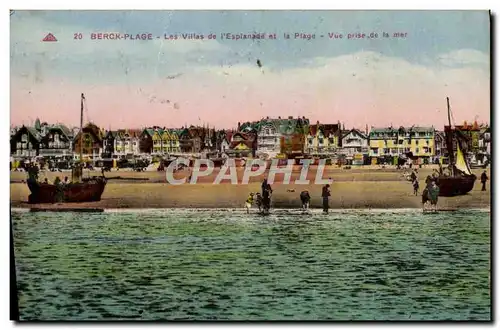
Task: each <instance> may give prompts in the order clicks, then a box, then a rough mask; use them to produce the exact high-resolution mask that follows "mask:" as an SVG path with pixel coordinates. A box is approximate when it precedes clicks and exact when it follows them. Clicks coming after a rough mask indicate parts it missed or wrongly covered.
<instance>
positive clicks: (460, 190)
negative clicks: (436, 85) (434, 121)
mask: <svg viewBox="0 0 500 330" xmlns="http://www.w3.org/2000/svg"><path fill="white" fill-rule="evenodd" d="M446 102H447V106H448V126H445V135H446V148H447V150H448V157H449V167H448V168H449V172H450V173H449V175H444V173H442V171H441V173H440V175H439V177H438V180H437V184H438V186H439V196H445V197H453V196H458V195H465V194H467V193H468V192H469V191H471V190H472V189H473V188H474V183H475V181H476V179H477V177H476V176H475V175H474V174H472V172H471V169H470V166H469V163H468V161H467V159H466V157H464V154H463V152H462V149H463V148H461V147H460V144H461V142H462V141H463V138H462V137H461V136H460V135H459V134H458V133H457V131H456V130H455V129H454V128H452V126H451V116H450V112H451V110H450V99H449V98H448V97H447V98H446ZM454 138H455V139H456V142H457V153H456V156H455V154H454V151H453V140H454Z"/></svg>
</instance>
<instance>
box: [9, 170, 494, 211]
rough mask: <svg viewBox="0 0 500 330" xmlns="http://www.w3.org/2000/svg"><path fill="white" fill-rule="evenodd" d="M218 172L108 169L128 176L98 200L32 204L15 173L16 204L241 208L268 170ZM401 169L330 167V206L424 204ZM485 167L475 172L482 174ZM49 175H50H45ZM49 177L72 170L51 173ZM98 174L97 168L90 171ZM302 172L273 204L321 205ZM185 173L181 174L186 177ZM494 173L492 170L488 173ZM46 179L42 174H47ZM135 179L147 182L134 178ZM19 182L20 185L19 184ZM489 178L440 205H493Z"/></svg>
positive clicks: (277, 192) (278, 188) (422, 173)
mask: <svg viewBox="0 0 500 330" xmlns="http://www.w3.org/2000/svg"><path fill="white" fill-rule="evenodd" d="M217 172H218V170H215V171H214V173H212V174H211V175H210V176H206V177H202V178H200V179H199V180H198V183H196V184H183V185H171V184H168V183H167V182H166V179H165V173H164V172H156V171H155V172H128V171H118V172H111V173H109V172H108V173H106V176H107V177H117V176H120V177H122V178H124V179H117V180H109V182H108V184H107V186H106V189H105V191H104V193H103V195H102V199H101V201H99V202H94V203H77V204H76V203H67V204H40V205H33V204H28V203H27V199H28V195H29V189H28V187H27V186H26V184H23V183H21V180H24V179H25V177H26V174H25V173H21V172H11V187H10V192H11V206H12V207H21V208H49V209H53V208H57V209H60V208H241V207H243V204H244V201H245V199H246V198H247V196H248V194H249V193H250V192H258V191H260V183H261V181H262V179H263V178H264V176H265V175H266V174H263V175H260V176H258V177H252V178H251V179H250V182H249V184H237V185H233V184H230V182H229V180H224V181H222V184H213V182H214V179H215V176H216V175H217ZM402 172H403V171H401V170H395V169H350V170H344V169H338V168H328V169H326V170H325V171H324V173H323V178H332V179H333V184H332V185H331V192H332V193H331V198H330V207H331V208H332V209H342V208H346V209H359V208H377V209H380V208H420V207H421V197H420V194H419V195H418V196H415V195H413V189H412V186H411V183H410V182H408V181H405V180H404V179H403V178H402V175H401V174H402ZM481 172H482V170H474V173H475V174H476V175H477V176H478V177H479V176H480V174H481ZM430 173H432V169H431V168H425V169H424V168H423V169H420V170H419V180H420V187H421V188H422V187H424V185H425V183H424V182H425V177H426V176H427V175H428V174H430ZM44 175H45V174H44ZM46 175H47V178H48V179H49V180H53V179H54V178H55V177H56V176H60V177H61V176H62V177H64V176H65V175H69V173H67V172H66V173H65V172H63V173H53V172H49V173H47V174H46ZM89 175H98V172H94V173H89ZM299 175H300V171H294V173H293V174H292V181H291V184H282V183H281V181H282V179H283V174H279V175H277V177H276V180H275V182H274V183H273V185H272V187H273V190H274V193H273V196H272V207H274V208H299V207H300V205H301V204H300V200H299V193H300V192H301V191H302V190H304V189H308V190H309V192H310V194H311V197H312V201H311V208H321V203H322V202H321V185H316V184H314V178H315V176H316V172H315V170H314V169H311V170H310V171H309V173H308V176H307V178H308V179H309V180H311V183H310V184H307V185H302V184H293V182H294V180H295V179H296V178H298V177H299ZM184 176H185V173H176V175H175V177H176V178H182V177H184ZM488 176H489V171H488ZM42 177H43V176H42ZM242 177H243V170H242V169H239V170H238V182H241V178H242ZM130 178H142V179H147V180H142V181H129V180H127V179H130ZM18 182H19V183H18ZM489 188H490V186H489V181H488V184H487V191H486V192H484V191H481V183H480V182H479V180H478V181H476V184H475V186H474V189H473V191H471V192H470V193H469V194H467V195H465V196H458V197H451V198H450V197H440V198H439V208H440V209H442V210H450V209H457V208H489V207H490V191H489Z"/></svg>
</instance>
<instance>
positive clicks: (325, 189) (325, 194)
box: [321, 184, 330, 213]
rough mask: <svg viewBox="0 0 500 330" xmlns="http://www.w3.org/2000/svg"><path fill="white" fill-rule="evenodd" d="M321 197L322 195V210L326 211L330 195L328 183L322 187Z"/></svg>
mask: <svg viewBox="0 0 500 330" xmlns="http://www.w3.org/2000/svg"><path fill="white" fill-rule="evenodd" d="M321 197H323V212H324V213H328V208H329V205H328V202H329V197H330V185H329V184H327V185H325V186H324V187H323V191H322V193H321Z"/></svg>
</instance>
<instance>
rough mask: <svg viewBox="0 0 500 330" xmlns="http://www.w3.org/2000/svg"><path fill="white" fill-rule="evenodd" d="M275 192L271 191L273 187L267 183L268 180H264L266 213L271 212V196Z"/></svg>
mask: <svg viewBox="0 0 500 330" xmlns="http://www.w3.org/2000/svg"><path fill="white" fill-rule="evenodd" d="M272 193H273V190H272V189H271V185H270V184H269V183H267V179H264V181H263V182H262V204H263V207H264V212H265V213H267V212H269V209H270V208H271V194H272Z"/></svg>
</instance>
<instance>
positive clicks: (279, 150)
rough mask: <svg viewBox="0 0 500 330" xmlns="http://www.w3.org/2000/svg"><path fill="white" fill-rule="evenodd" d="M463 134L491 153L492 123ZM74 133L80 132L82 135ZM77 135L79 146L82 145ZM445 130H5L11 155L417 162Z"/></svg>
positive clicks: (297, 122)
mask: <svg viewBox="0 0 500 330" xmlns="http://www.w3.org/2000/svg"><path fill="white" fill-rule="evenodd" d="M455 127H456V128H457V129H459V130H460V131H461V132H463V135H464V136H466V138H467V141H468V145H467V147H468V148H467V149H468V150H467V151H468V152H469V153H470V154H471V155H473V156H474V157H477V158H478V159H479V158H480V159H482V158H484V157H483V156H484V155H489V154H490V140H491V138H490V128H489V127H488V126H486V125H478V124H477V122H474V123H473V124H467V123H464V124H463V125H460V126H455ZM80 134H83V138H82V139H80ZM80 141H82V145H80ZM446 150H447V149H446V141H445V136H444V133H443V131H438V130H436V129H435V128H434V127H419V126H412V127H384V128H380V127H371V129H370V130H368V126H367V125H366V127H365V129H364V131H363V130H360V129H356V128H353V129H348V130H346V129H345V128H344V126H343V125H341V123H340V122H337V123H321V122H319V121H317V122H316V123H310V122H309V120H308V119H306V118H305V117H298V118H293V117H288V118H281V117H278V118H269V117H267V118H262V119H261V120H259V121H254V122H245V123H238V126H237V128H236V129H219V130H217V129H215V128H210V127H208V126H206V125H205V126H189V127H181V128H179V129H177V128H166V127H159V126H154V127H147V128H143V129H118V130H104V129H102V128H100V127H98V126H96V125H95V124H93V123H89V124H87V125H86V126H85V127H83V129H82V132H80V131H79V129H77V128H73V129H69V128H68V127H67V126H65V125H62V124H54V125H50V124H48V123H46V122H44V123H40V120H39V119H37V120H36V121H35V124H34V125H33V126H21V127H16V128H12V130H11V156H12V158H13V159H17V160H19V159H24V158H28V157H35V156H41V157H49V158H50V157H60V158H61V157H62V158H66V159H78V157H79V154H80V151H81V153H82V156H83V158H84V160H86V161H96V160H100V159H122V158H126V159H130V158H137V157H146V156H147V157H152V156H158V157H165V156H180V155H191V156H196V157H204V158H205V157H221V156H225V157H259V158H288V159H290V158H301V157H317V158H332V159H342V160H343V161H344V163H348V164H369V163H371V164H377V163H393V161H395V159H396V158H398V157H400V156H402V155H408V154H409V153H411V154H412V155H413V156H414V157H417V158H418V159H419V161H420V162H422V163H431V162H435V161H436V159H437V158H439V157H443V156H446Z"/></svg>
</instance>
